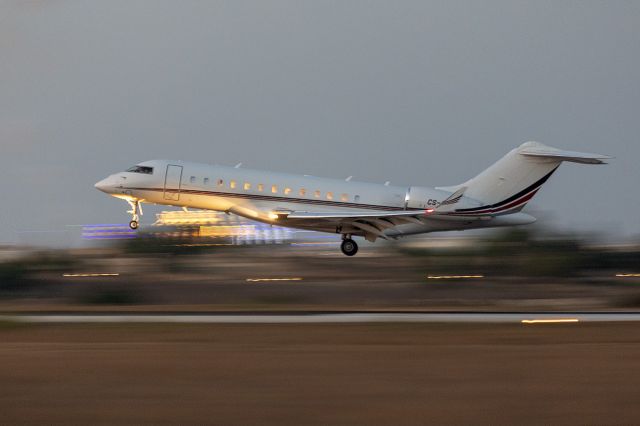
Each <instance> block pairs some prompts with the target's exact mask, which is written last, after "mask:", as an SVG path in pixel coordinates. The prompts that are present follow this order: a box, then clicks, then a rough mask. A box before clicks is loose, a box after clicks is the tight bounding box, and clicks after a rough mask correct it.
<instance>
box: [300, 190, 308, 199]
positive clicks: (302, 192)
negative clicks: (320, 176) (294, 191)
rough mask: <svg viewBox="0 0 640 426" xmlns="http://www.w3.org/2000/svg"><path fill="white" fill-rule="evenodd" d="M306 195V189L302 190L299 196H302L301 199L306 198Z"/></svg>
mask: <svg viewBox="0 0 640 426" xmlns="http://www.w3.org/2000/svg"><path fill="white" fill-rule="evenodd" d="M306 193H307V190H306V189H304V188H300V192H299V194H300V196H301V197H304V196H305V194H306Z"/></svg>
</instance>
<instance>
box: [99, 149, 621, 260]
mask: <svg viewBox="0 0 640 426" xmlns="http://www.w3.org/2000/svg"><path fill="white" fill-rule="evenodd" d="M608 158H611V157H607V156H603V155H598V154H587V153H581V152H572V151H563V150H559V149H556V148H551V147H549V146H546V145H543V144H541V143H538V142H527V143H525V144H523V145H521V146H520V147H518V148H516V149H514V150H512V151H511V152H509V153H508V154H507V155H505V156H504V157H503V158H501V159H500V160H499V161H498V162H496V163H495V164H493V165H492V166H491V167H489V168H488V169H486V170H485V171H483V172H482V173H480V174H479V175H478V176H476V177H474V178H472V179H470V180H468V181H466V182H465V183H463V184H460V185H455V186H448V187H437V188H428V187H423V186H409V187H407V186H394V185H390V184H389V183H388V182H387V183H385V184H373V183H363V182H355V181H352V180H351V178H347V179H327V178H319V177H314V176H307V175H294V174H284V173H273V172H265V171H259V170H249V169H244V168H241V167H240V165H238V166H236V167H226V166H217V165H207V164H200V163H190V162H184V161H167V160H151V161H145V162H143V163H140V164H138V165H136V166H133V167H131V168H130V169H128V170H127V171H125V172H120V173H116V174H114V175H111V176H109V177H108V178H106V179H104V180H101V181H100V182H98V183H96V185H95V187H96V188H97V189H99V190H100V191H103V192H105V193H107V194H110V195H113V196H114V197H117V198H121V199H124V200H126V201H127V202H128V203H129V204H130V206H131V211H129V213H131V215H132V218H131V222H130V224H129V225H130V226H131V228H132V229H137V228H138V226H139V215H141V214H142V209H141V204H142V203H152V204H164V205H171V206H180V207H193V208H196V209H208V210H216V211H221V212H227V213H233V214H237V215H240V216H243V217H245V218H248V219H252V220H256V221H260V222H264V223H268V224H274V225H279V226H286V227H291V228H300V229H309V230H314V231H321V232H330V233H336V234H341V235H342V240H343V241H342V246H341V248H342V252H343V253H344V254H346V255H347V256H353V255H354V254H356V252H357V251H358V245H357V244H356V242H355V241H354V240H353V239H352V237H354V236H360V237H364V238H365V239H366V240H368V241H371V242H373V241H375V240H376V239H378V238H382V239H390V238H392V239H396V238H399V237H402V236H406V235H412V234H422V233H426V232H434V231H452V230H465V229H473V228H489V227H497V226H512V225H525V224H529V223H533V222H535V220H536V219H535V218H534V217H533V216H530V215H528V214H526V213H522V212H521V210H522V209H523V207H524V206H525V205H526V204H527V202H528V201H529V200H531V198H533V196H534V195H535V194H536V193H537V192H538V191H539V190H540V187H541V186H542V185H543V184H544V183H545V182H546V181H547V180H548V179H549V177H550V176H551V175H552V174H553V172H554V171H555V170H556V169H557V168H558V166H559V165H560V164H561V163H562V162H563V161H570V162H574V163H583V164H604V161H603V160H606V159H608Z"/></svg>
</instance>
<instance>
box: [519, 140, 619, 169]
mask: <svg viewBox="0 0 640 426" xmlns="http://www.w3.org/2000/svg"><path fill="white" fill-rule="evenodd" d="M518 152H519V153H520V154H522V155H526V156H529V157H542V158H550V159H555V160H558V161H570V162H573V163H582V164H606V163H605V162H604V160H609V159H611V157H609V156H606V155H601V154H591V153H586V152H575V151H563V150H561V149H557V148H552V147H550V146H546V145H543V144H541V143H538V142H527V143H525V144H524V145H522V146H521V147H520V149H519V150H518Z"/></svg>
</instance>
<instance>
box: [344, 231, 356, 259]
mask: <svg viewBox="0 0 640 426" xmlns="http://www.w3.org/2000/svg"><path fill="white" fill-rule="evenodd" d="M340 249H341V250H342V253H344V254H346V255H347V256H353V255H354V254H356V253H357V252H358V245H357V244H356V242H355V241H353V240H352V239H351V235H349V234H344V235H343V236H342V244H341V245H340Z"/></svg>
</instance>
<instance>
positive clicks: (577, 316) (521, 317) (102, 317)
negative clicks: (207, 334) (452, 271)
mask: <svg viewBox="0 0 640 426" xmlns="http://www.w3.org/2000/svg"><path fill="white" fill-rule="evenodd" d="M0 321H6V322H20V323H32V324H67V323H68V324H92V323H96V324H98V323H100V324H102V323H157V324H170V323H175V324H349V323H522V324H548V323H579V322H636V321H640V312H575V313H573V312H561V313H549V312H539V313H538V312H522V313H504V312H487V313H484V312H473V313H472V312H444V313H291V314H259V313H246V314H245V313H242V314H239V313H228V314H227V313H216V314H175V313H174V314H169V315H167V314H130V313H126V314H29V315H1V316H0Z"/></svg>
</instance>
